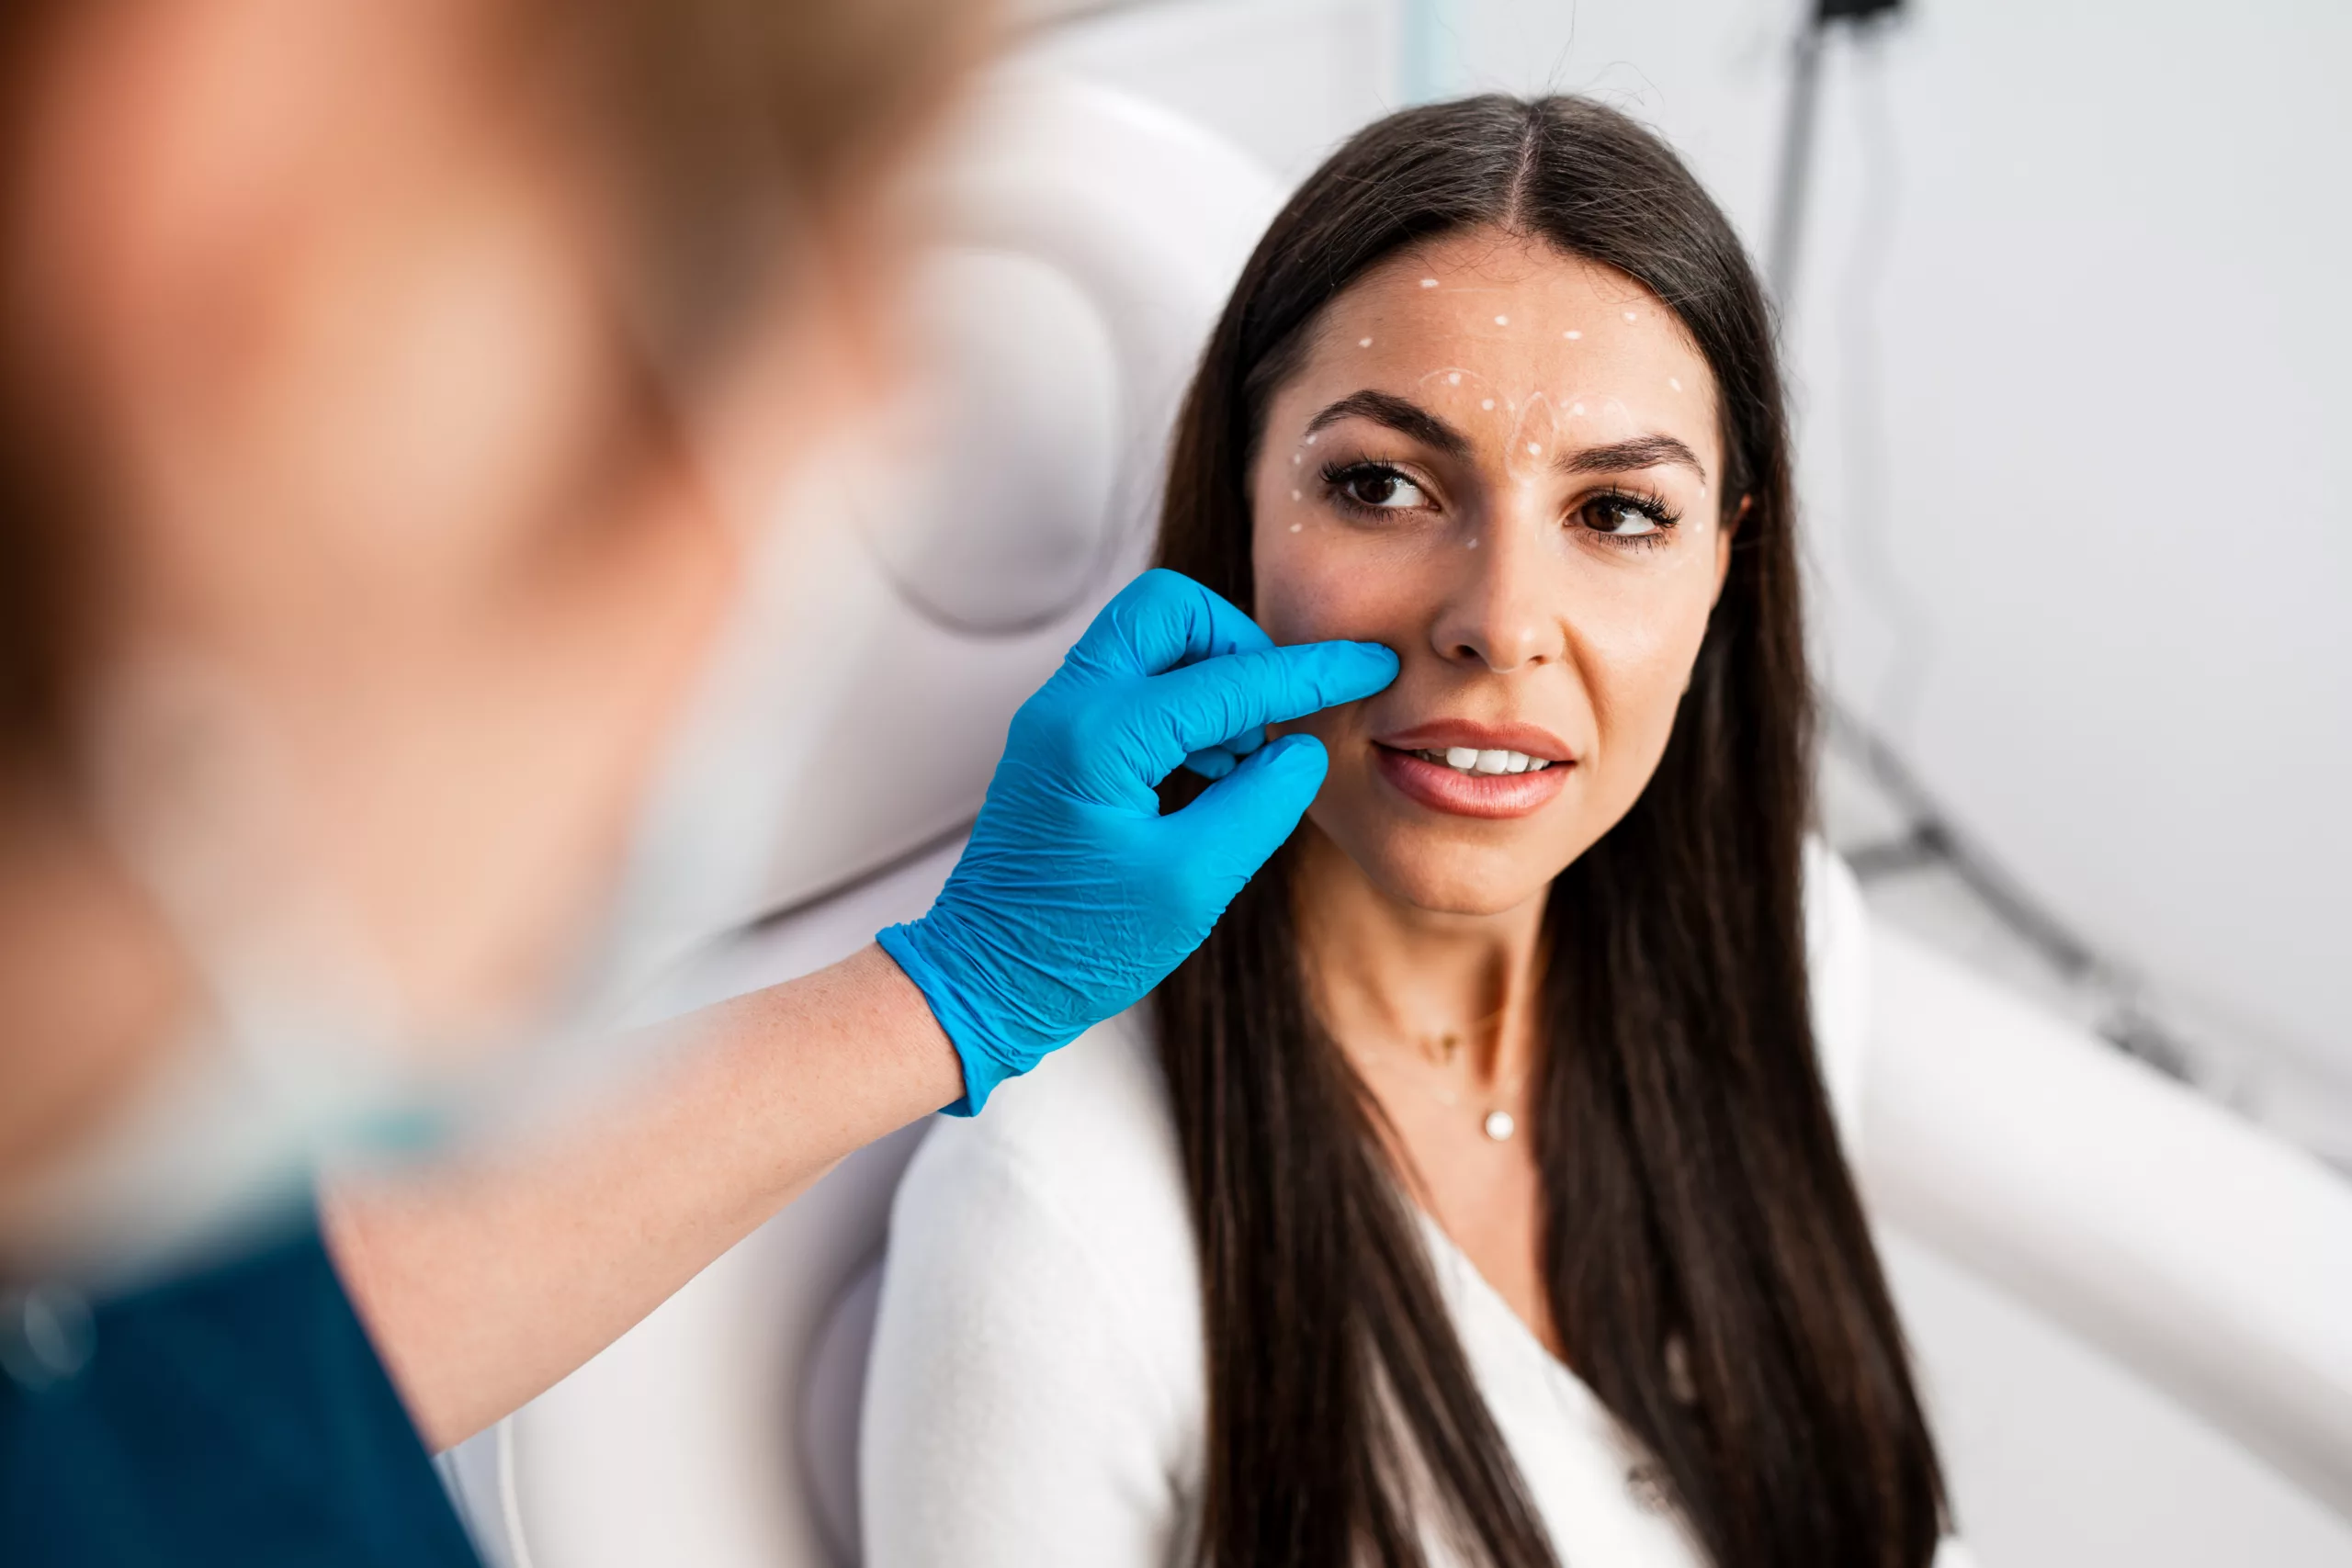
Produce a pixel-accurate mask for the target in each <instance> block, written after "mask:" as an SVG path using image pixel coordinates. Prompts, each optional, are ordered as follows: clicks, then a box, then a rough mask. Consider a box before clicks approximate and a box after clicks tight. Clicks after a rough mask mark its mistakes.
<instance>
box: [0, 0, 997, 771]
mask: <svg viewBox="0 0 2352 1568" xmlns="http://www.w3.org/2000/svg"><path fill="white" fill-rule="evenodd" d="M90 9H91V8H85V6H74V5H70V4H66V3H65V0H6V4H0V764H6V765H8V766H23V765H27V764H30V765H34V766H41V765H53V764H56V763H58V762H59V761H62V757H63V755H64V748H65V744H66V741H67V738H68V735H69V732H70V730H71V728H72V722H73V720H72V711H73V707H74V701H75V698H76V693H75V689H74V688H75V680H76V674H77V670H78V668H79V666H80V665H81V663H82V662H83V659H84V650H85V649H86V648H87V647H88V645H89V642H90V640H91V637H90V632H91V626H90V620H89V617H90V615H91V614H92V601H93V598H94V594H93V593H92V592H91V588H92V583H93V581H94V579H95V577H96V575H97V570H96V569H97V567H98V565H99V551H100V549H101V540H102V539H103V536H104V530H103V528H101V527H100V526H98V525H99V524H100V523H101V522H102V517H101V515H100V513H99V510H98V507H97V505H96V502H95V498H94V492H95V491H96V485H95V484H94V483H92V482H90V480H91V478H92V476H93V475H94V473H95V472H96V466H95V465H96V457H95V456H94V455H92V454H88V453H86V452H77V443H76V440H75V432H74V429H73V428H72V420H71V416H70V415H69V414H67V413H66V412H62V411H61V410H60V409H59V408H58V407H57V406H56V404H55V402H54V400H53V399H52V398H51V396H50V395H49V393H48V384H47V383H48V378H47V377H46V375H45V374H44V371H43V369H42V367H41V366H40V364H39V363H37V360H36V356H35V354H34V351H33V344H32V333H31V330H30V329H31V325H32V322H33V320H34V307H33V305H32V303H31V301H30V300H29V299H28V291H27V290H26V288H24V285H23V281H22V274H21V268H22V264H23V258H24V256H25V254H26V249H27V247H26V245H25V243H24V241H25V235H24V233H23V225H24V224H25V222H26V221H27V216H26V207H25V202H24V200H23V180H24V175H25V164H26V157H27V146H28V131H29V130H30V121H31V118H32V110H33V106H34V104H35V102H36V101H37V98H38V96H39V95H38V88H39V86H40V82H41V73H42V70H43V68H44V65H45V63H46V62H47V60H48V58H49V56H50V52H51V44H52V42H53V40H54V39H55V38H56V37H57V36H58V35H59V33H60V31H61V29H62V28H63V26H64V25H65V24H67V23H68V22H70V21H72V20H74V19H75V18H76V17H78V16H84V15H88V14H89V12H90ZM988 15H989V8H988V7H987V6H983V5H974V4H969V3H967V0H485V4H484V6H483V8H482V10H481V13H480V19H481V21H483V22H484V23H486V24H488V32H487V34H486V37H487V38H488V39H489V41H490V44H491V48H490V51H489V53H488V54H487V55H486V56H485V57H484V61H483V63H484V66H485V68H486V69H487V70H488V71H489V72H491V73H492V75H491V76H490V77H489V78H488V81H489V83H490V85H491V86H492V90H500V91H510V90H511V91H513V92H514V93H515V94H516V95H517V96H518V97H519V98H520V99H521V100H522V101H524V102H526V103H528V104H530V105H532V106H533V107H544V108H545V109H546V110H548V122H549V123H550V124H551V125H552V126H553V128H554V129H555V130H556V132H557V136H558V140H557V143H556V145H557V148H558V150H559V152H560V153H561V154H563V155H566V156H572V157H576V158H577V159H579V160H580V162H581V165H582V166H583V167H585V168H587V169H589V170H591V171H592V172H593V173H594V175H595V176H596V177H597V178H598V179H600V180H607V179H608V180H609V181H610V184H611V189H612V193H613V196H614V197H615V202H614V207H615V210H616V214H617V220H618V226H619V228H620V231H621V232H620V239H621V248H622V252H623V259H624V262H625V264H626V265H628V268H629V272H630V276H629V277H628V279H627V285H628V287H629V288H632V290H633V291H635V292H636V294H637V295H638V298H637V299H635V300H634V301H633V302H632V303H633V306H634V308H635V310H637V312H638V313H639V316H640V317H641V318H642V320H643V325H644V328H645V331H646V333H647V336H648V340H649V341H648V342H647V344H645V346H646V348H647V349H648V351H649V352H650V353H652V354H654V355H658V356H659V357H660V358H661V359H662V361H663V362H664V368H665V369H668V370H670V371H672V372H673V373H675V372H677V371H679V370H681V369H683V370H684V371H685V372H687V373H692V372H693V370H694V369H695V368H696V367H698V366H699V364H700V363H701V362H702V360H703V358H704V356H705V355H707V353H708V351H709V350H710V349H711V348H712V347H713V346H714V345H715V344H718V343H720V342H723V341H724V340H725V338H726V336H727V334H728V331H729V328H730V326H733V325H734V324H736V323H738V322H739V321H741V317H742V314H743V312H744V311H745V310H747V309H750V308H752V306H754V305H756V304H758V303H759V302H760V299H761V298H762V297H763V293H764V291H765V290H766V289H768V288H773V287H774V286H775V282H776V274H775V268H776V266H777V265H779V259H780V258H788V256H789V255H790V254H791V252H792V250H793V248H794V245H795V243H797V242H798V241H803V240H806V239H808V238H809V237H810V236H817V235H821V233H822V232H823V231H825V230H826V229H827V227H828V226H829V225H831V224H833V223H835V222H837V221H841V220H844V219H845V218H846V217H847V216H848V215H849V214H850V212H851V211H852V210H853V209H854V207H855V205H856V203H857V202H858V201H859V200H861V199H862V198H863V196H864V193H865V189H866V187H867V186H869V185H871V184H872V183H874V182H876V181H878V180H879V179H881V178H882V177H883V176H884V175H886V174H887V173H888V170H889V169H890V167H891V166H892V165H893V164H896V163H897V162H898V161H899V158H900V156H901V155H902V154H903V152H904V151H905V150H906V148H907V146H908V144H909V143H910V142H911V141H914V140H915V139H916V138H917V137H918V136H919V135H920V133H921V132H922V130H923V129H924V128H925V125H926V122H927V121H928V120H929V119H930V118H931V117H932V115H933V113H934V112H935V110H936V107H937V106H938V105H939V104H940V103H941V102H942V101H943V100H944V98H945V96H946V95H947V90H948V89H949V88H950V87H951V86H952V85H953V84H954V81H955V79H956V77H957V75H958V74H959V73H961V71H962V69H963V67H964V66H965V65H966V64H967V62H969V61H970V60H971V59H972V58H973V57H974V56H975V55H976V54H977V53H978V48H979V45H980V43H981V41H982V39H983V36H984V34H983V28H982V23H983V20H984V18H985V17H987V16H988Z"/></svg>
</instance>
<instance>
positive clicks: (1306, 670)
mask: <svg viewBox="0 0 2352 1568" xmlns="http://www.w3.org/2000/svg"><path fill="white" fill-rule="evenodd" d="M1396 675H1397V656H1396V655H1395V654H1393V653H1391V652H1389V651H1388V649H1385V648H1383V647H1381V646H1380V645H1379V644H1377V643H1363V642H1318V643H1306V644H1301V645H1299V646H1296V647H1292V648H1276V647H1274V646H1273V644H1272V642H1271V641H1270V640H1268V638H1267V637H1266V634H1265V633H1264V632H1262V631H1261V630H1259V629H1258V626H1257V623H1256V622H1254V621H1252V620H1250V617H1249V616H1247V615H1243V614H1242V613H1241V612H1240V611H1238V610H1237V609H1235V608H1234V607H1233V606H1232V605H1231V604H1227V603H1226V601H1225V600H1223V599H1221V598H1219V597H1218V596H1217V595H1216V594H1215V593H1212V592H1209V591H1208V590H1207V589H1205V588H1204V587H1202V586H1201V585H1200V584H1199V583H1197V582H1194V581H1192V579H1190V578H1188V577H1184V576H1182V575H1180V574H1179V573H1176V572H1172V571H1148V572H1146V573H1144V575H1143V576H1141V577H1139V578H1137V579H1136V580H1135V581H1133V582H1131V583H1129V584H1128V585H1127V586H1126V587H1125V589H1123V590H1121V591H1120V593H1119V596H1118V597H1117V598H1115V599H1114V600H1112V601H1111V603H1110V604H1107V605H1105V606H1104V607H1103V613H1102V614H1101V615H1097V616H1096V617H1095V618H1094V624H1093V625H1092V626H1089V627H1087V628H1086V635H1085V636H1084V637H1080V638H1079V641H1078V646H1077V647H1076V648H1073V649H1070V651H1069V657H1068V658H1067V659H1065V660H1062V667H1061V668H1060V669H1059V670H1057V671H1055V672H1054V677H1053V679H1052V680H1050V681H1047V682H1046V683H1045V684H1044V685H1043V686H1041V687H1039V688H1038V690H1037V692H1036V694H1035V695H1034V696H1032V697H1031V698H1030V699H1029V700H1028V701H1027V702H1025V703H1023V705H1021V711H1020V712H1018V713H1016V714H1014V715H1013V716H1012V729H1011V732H1010V733H1009V734H1008V735H1007V736H1006V738H1005V745H1004V759H1003V761H1001V762H999V763H998V764H997V770H996V777H995V778H994V779H992V780H991V781H990V782H989V795H988V801H987V804H985V805H984V806H982V807H980V815H979V819H978V821H977V822H975V823H974V824H973V825H972V838H971V841H970V843H968V844H967V846H966V847H965V850H964V858H963V859H962V860H961V861H959V862H957V863H956V872H955V874H954V875H952V876H950V877H949V878H948V879H947V886H946V887H945V888H944V889H943V890H942V891H941V893H940V895H939V901H938V902H937V903H936V904H933V906H932V908H931V912H930V913H929V914H927V915H925V916H923V918H922V919H919V920H916V921H914V922H913V923H912V924H910V925H903V926H892V927H891V928H890V929H889V930H888V931H884V932H882V933H881V934H880V936H879V937H877V938H876V940H877V941H878V942H881V944H882V946H883V948H884V950H885V951H886V952H888V953H889V954H890V956H891V957H892V958H893V959H896V960H897V961H898V964H899V968H901V969H903V970H905V971H906V972H907V976H908V978H910V979H911V980H912V981H914V983H915V985H916V986H917V987H920V988H921V990H922V994H923V997H924V998H925V999H926V1000H928V1001H929V1002H930V1003H931V1010H932V1013H933V1016H935V1017H936V1018H937V1019H938V1020H939V1023H940V1027H941V1028H943V1029H944V1030H945V1031H946V1032H947V1038H948V1039H949V1040H950V1041H952V1042H953V1043H955V1046H956V1054H957V1055H960V1056H961V1057H963V1059H964V1099H963V1100H960V1101H958V1102H957V1103H956V1104H955V1105H953V1106H950V1107H949V1108H948V1109H949V1110H951V1111H956V1112H958V1113H961V1114H964V1115H969V1114H971V1113H972V1112H973V1111H978V1109H979V1108H980V1106H981V1105H982V1104H983V1103H984V1102H985V1101H986V1100H988V1097H989V1090H991V1089H995V1088H996V1086H997V1085H998V1084H999V1083H1001V1082H1002V1081H1003V1080H1004V1079H1006V1078H1008V1077H1012V1076H1013V1075H1014V1074H1016V1073H1023V1072H1026V1071H1028V1070H1029V1069H1030V1068H1031V1067H1033V1066H1036V1064H1037V1062H1038V1060H1039V1058H1041V1057H1043V1056H1044V1055H1046V1053H1047V1052H1048V1051H1052V1050H1054V1049H1056V1048H1057V1047H1058V1046H1061V1045H1065V1044H1068V1043H1069V1042H1070V1041H1072V1040H1075V1039H1076V1038H1078V1036H1079V1035H1080V1034H1082V1033H1084V1032H1086V1031H1087V1030H1089V1029H1091V1028H1092V1027H1093V1026H1094V1025H1095V1024H1097V1023H1100V1022H1101V1021H1103V1020H1104V1019H1106V1018H1109V1017H1110V1016H1111V1015H1113V1014H1114V1013H1116V1012H1118V1011H1120V1010H1122V1009H1125V1008H1127V1007H1130V1006H1132V1005H1134V1003H1135V1002H1136V999H1137V998H1140V997H1142V996H1143V995H1144V994H1145V993H1146V992H1148V991H1149V990H1150V989H1151V988H1152V987H1154V986H1157V985H1158V984H1159V982H1160V981H1161V980H1162V979H1163V978H1165V977H1166V976H1167V975H1168V972H1169V971H1170V970H1171V969H1173V968H1175V967H1176V965H1177V964H1181V963H1182V962H1183V960H1184V957H1185V955H1186V954H1187V953H1191V952H1192V951H1193V949H1194V948H1196V947H1198V946H1199V945H1200V944H1201V940H1202V939H1203V938H1204V937H1205V936H1207V935H1208V934H1209V928H1210V927H1211V926H1213V925H1215V924H1216V919H1217V917H1218V916H1219V915H1222V914H1223V913H1225V907H1226V905H1227V904H1228V903H1230V902H1232V900H1233V896H1234V895H1235V894H1236V893H1238V892H1239V891H1241V885H1242V884H1243V883H1245V882H1247V881H1249V880H1250V876H1251V875H1252V874H1255V873H1256V872H1257V869H1258V868H1259V867H1260V866H1261V865H1263V864H1264V863H1265V862H1266V857H1267V856H1269V855H1271V854H1272V853H1273V852H1274V851H1275V850H1276V849H1278V848H1280V847H1281V845H1282V842H1283V840H1284V839H1286V838H1288V837H1289V836H1290V832H1291V829H1294V828H1295V827H1297V826H1298V819H1299V818H1300V817H1301V816H1303V815H1304V814H1305V813H1306V807H1307V805H1308V803H1309V802H1311V801H1312V800H1313V799H1314V798H1315V792H1316V791H1317V789H1318V788H1320V787H1321V786H1322V784H1323V770H1324V765H1325V761H1326V759H1325V758H1324V755H1323V746H1322V743H1321V742H1320V741H1318V740H1317V739H1314V738H1313V737H1312V736H1306V735H1288V736H1284V737H1283V739H1280V740H1277V741H1275V742H1274V743H1273V744H1272V745H1271V746H1269V745H1266V744H1265V743H1264V742H1265V729H1264V727H1265V726H1266V725H1268V724H1270V723H1276V722H1280V721H1282V720H1284V719H1293V718H1299V717H1302V716H1305V715H1307V714H1310V713H1313V712H1315V711H1316V710H1317V709H1318V708H1325V707H1329V706H1330V705H1332V704H1334V703H1344V702H1352V701H1354V700H1355V699H1356V698H1358V697H1364V696H1369V695H1371V694H1373V693H1374V692H1376V691H1378V690H1380V688H1381V687H1383V686H1385V685H1386V684H1388V682H1390V681H1392V680H1394V679H1395V678H1396ZM1180 763H1186V764H1189V765H1191V766H1192V768H1193V770H1194V771H1195V772H1197V773H1204V774H1206V775H1207V776H1208V777H1210V778H1214V779H1217V780H1219V781H1220V782H1219V783H1217V784H1214V785H1212V786H1211V787H1210V788H1209V789H1208V790H1207V791H1206V792H1205V793H1204V794H1203V795H1201V797H1200V798H1199V799H1198V800H1195V801H1194V802H1193V804H1191V805H1190V806H1187V807H1184V809H1182V811H1177V812H1172V813H1170V815H1168V816H1166V817H1162V816H1161V815H1160V814H1159V796H1158V795H1154V794H1153V793H1152V788H1153V786H1154V785H1155V784H1159V781H1160V780H1162V779H1164V778H1166V777H1167V776H1168V775H1169V774H1170V773H1173V772H1175V771H1176V768H1177V766H1178V764H1180Z"/></svg>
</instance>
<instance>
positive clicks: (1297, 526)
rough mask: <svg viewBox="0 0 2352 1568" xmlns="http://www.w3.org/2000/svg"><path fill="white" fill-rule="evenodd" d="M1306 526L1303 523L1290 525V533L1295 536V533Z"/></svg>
mask: <svg viewBox="0 0 2352 1568" xmlns="http://www.w3.org/2000/svg"><path fill="white" fill-rule="evenodd" d="M1304 527H1306V524H1304V523H1294V524H1292V525H1290V531H1291V532H1292V533H1294V534H1295V533H1297V532H1298V531H1299V530H1300V529H1301V528H1304Z"/></svg>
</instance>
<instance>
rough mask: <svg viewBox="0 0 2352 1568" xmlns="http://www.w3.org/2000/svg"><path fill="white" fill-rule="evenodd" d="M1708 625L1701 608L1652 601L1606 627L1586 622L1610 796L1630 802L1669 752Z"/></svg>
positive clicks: (1588, 665) (1588, 661)
mask: <svg viewBox="0 0 2352 1568" xmlns="http://www.w3.org/2000/svg"><path fill="white" fill-rule="evenodd" d="M1706 629H1707V615H1706V609H1705V608H1704V607H1703V606H1699V607H1696V608H1693V607H1691V606H1685V605H1678V606H1675V607H1673V608H1672V609H1665V608H1662V607H1659V606H1652V607H1651V609H1650V611H1649V613H1648V614H1646V615H1634V616H1630V617H1627V618H1625V619H1623V620H1622V621H1619V622H1617V623H1616V624H1614V625H1611V626H1607V627H1605V628H1594V627H1591V626H1590V625H1589V623H1588V634H1587V643H1586V648H1587V657H1586V660H1585V664H1586V669H1587V671H1588V672H1589V673H1588V679H1589V681H1590V682H1591V684H1592V687H1593V706H1594V709H1595V717H1596V719H1597V720H1598V723H1599V727H1600V751H1601V759H1602V761H1603V762H1604V764H1605V765H1606V766H1607V767H1608V770H1609V772H1610V773H1611V774H1612V775H1614V777H1613V779H1612V783H1613V784H1615V785H1616V786H1617V787H1616V788H1614V789H1612V790H1611V794H1617V793H1623V795H1625V797H1626V799H1627V800H1628V801H1630V800H1631V798H1632V797H1633V796H1634V795H1638V794H1639V793H1640V792H1641V789H1642V787H1643V785H1644V784H1646V783H1647V782H1648V779H1649V775H1650V773H1651V772H1652V771H1653V770H1655V769H1656V768H1657V762H1658V759H1659V758H1660V757H1661V756H1663V755H1664V754H1665V752H1666V743H1667V740H1668V738H1670V737H1671V736H1672V734H1673V733H1674V718H1675V715H1676V713H1677V712H1678V711H1679V708H1680V707H1681V704H1682V694H1683V691H1684V689H1685V688H1686V687H1687V686H1688V685H1689V683H1690V678H1691V665H1692V664H1693V662H1694V661H1696V660H1697V659H1698V656H1699V645H1700V642H1701V641H1702V639H1703V638H1704V637H1705V636H1706Z"/></svg>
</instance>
